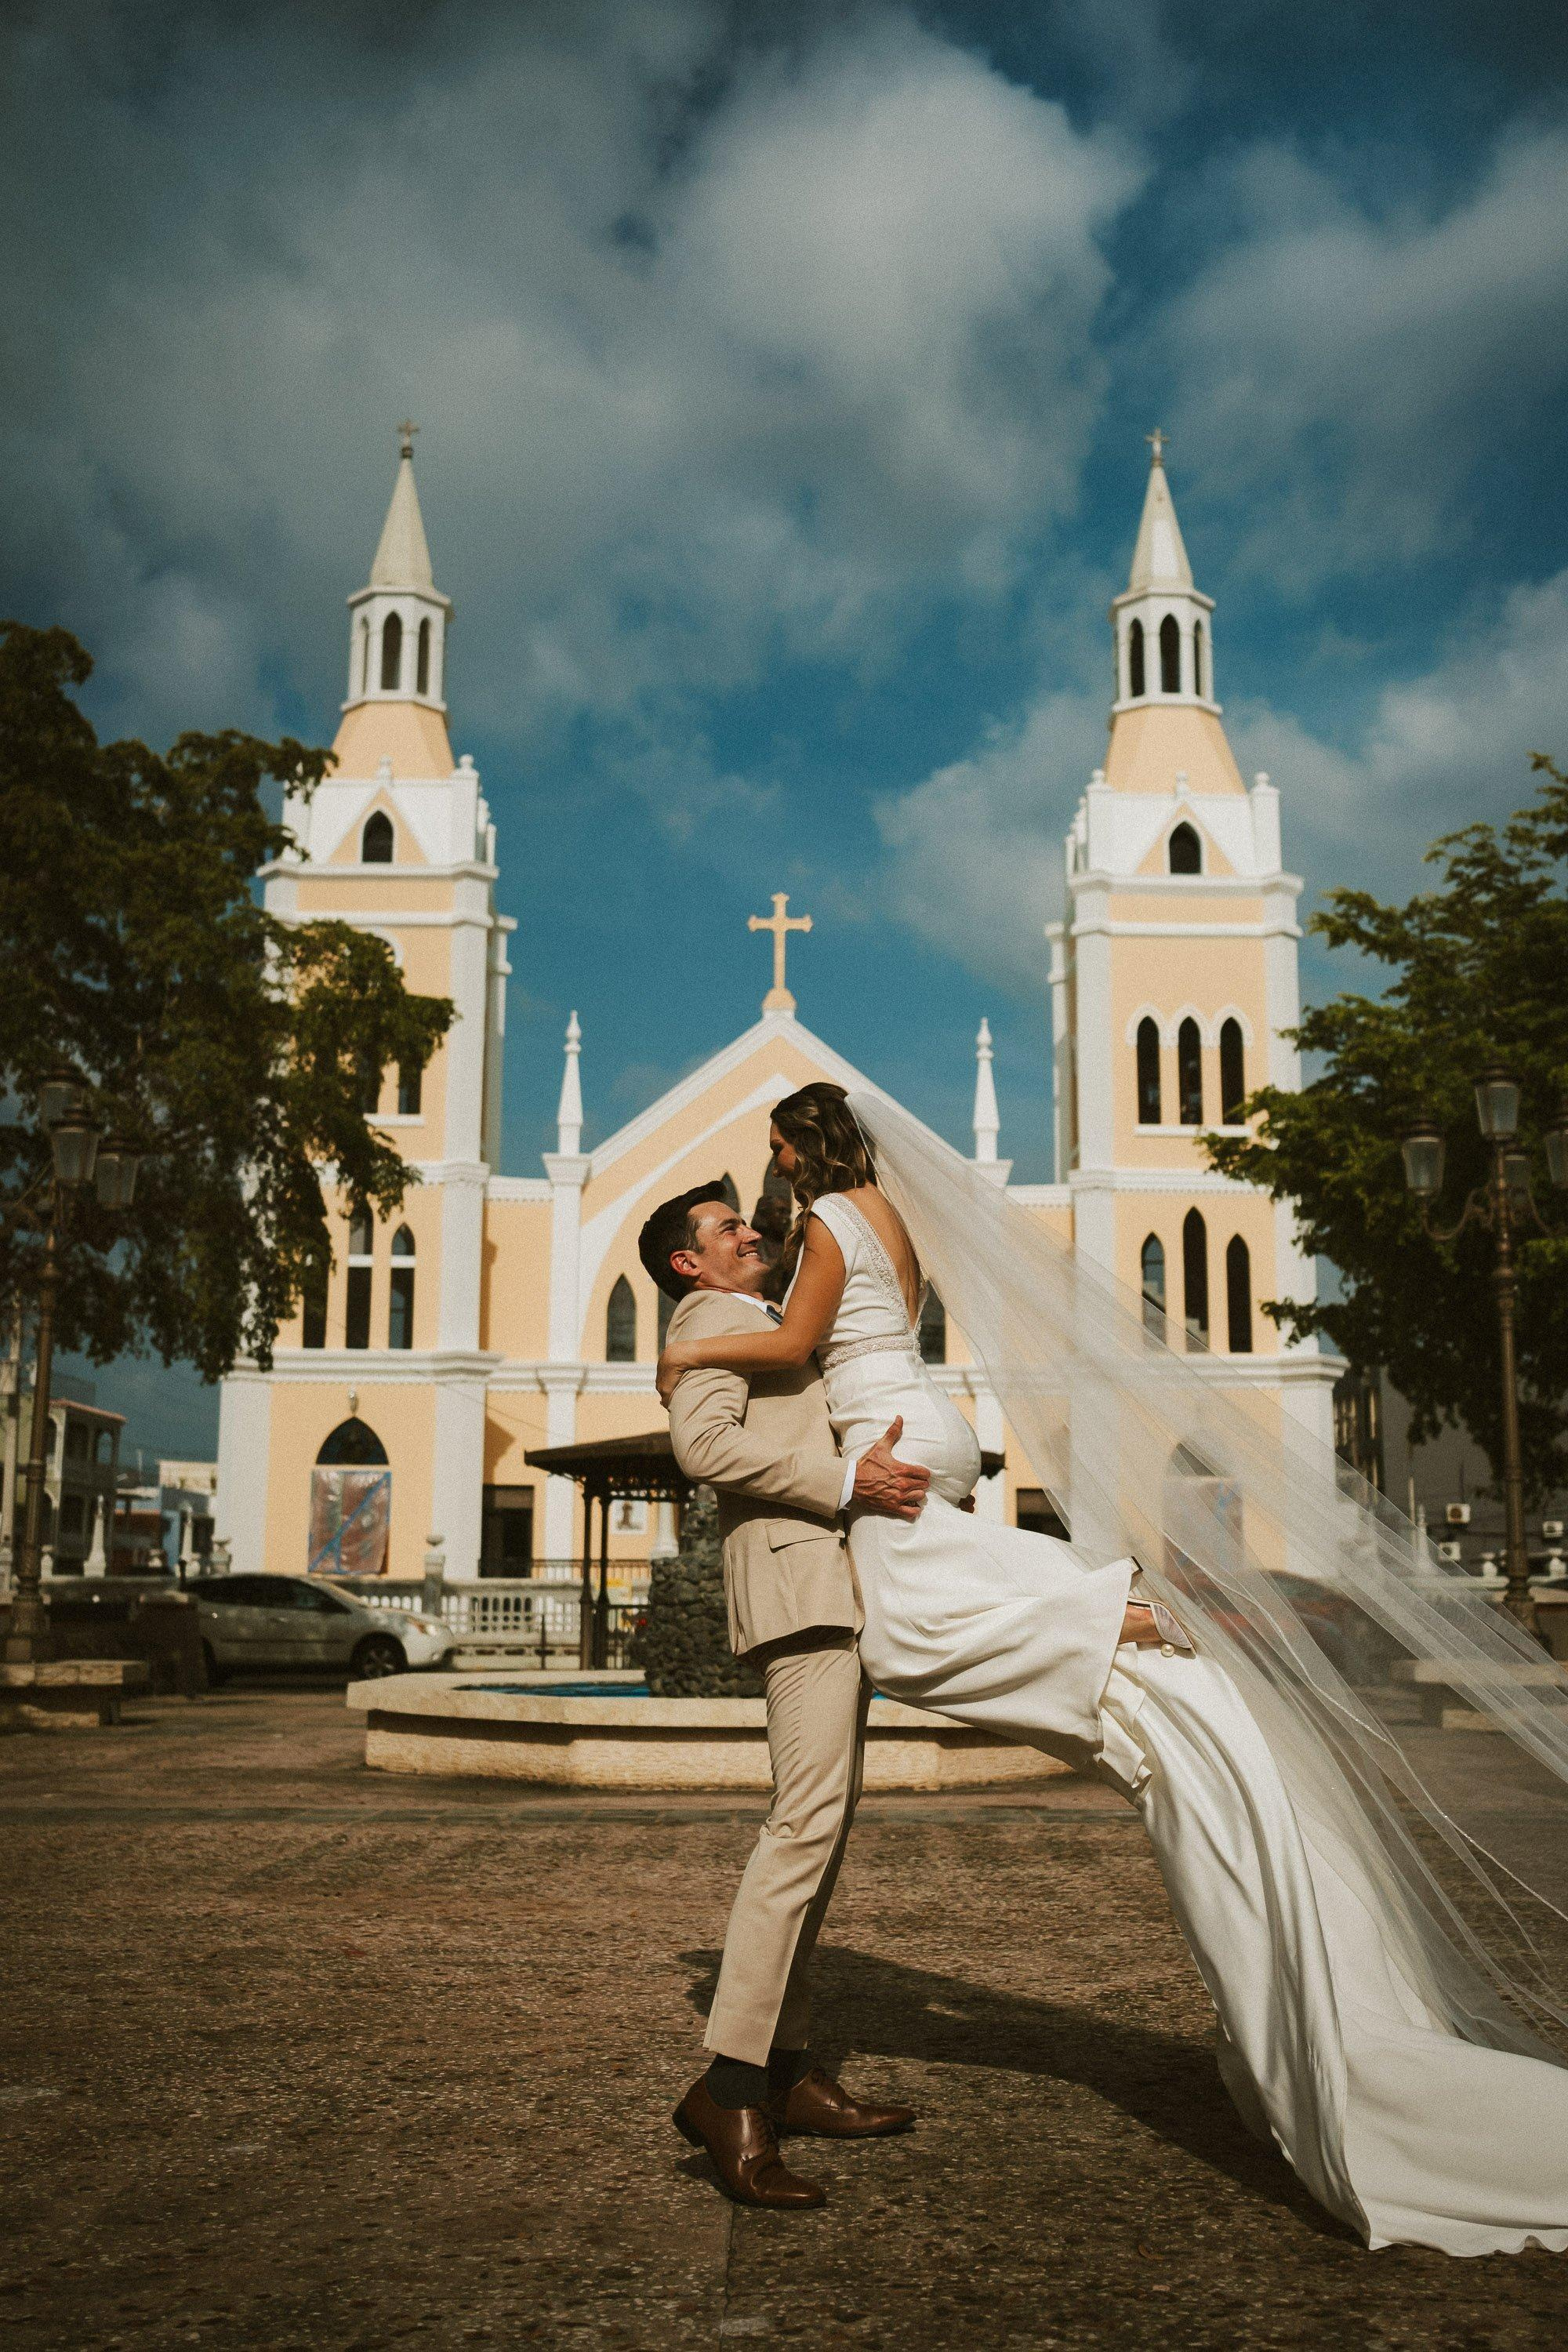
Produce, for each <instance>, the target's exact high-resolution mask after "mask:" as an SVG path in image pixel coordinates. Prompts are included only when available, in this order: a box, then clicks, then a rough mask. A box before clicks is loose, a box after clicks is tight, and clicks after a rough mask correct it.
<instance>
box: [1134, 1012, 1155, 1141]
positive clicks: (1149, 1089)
mask: <svg viewBox="0 0 1568 2352" xmlns="http://www.w3.org/2000/svg"><path fill="white" fill-rule="evenodd" d="M1138 1124H1139V1126H1140V1127H1158V1126H1159V1124H1160V1024H1159V1023H1158V1022H1157V1021H1152V1020H1151V1019H1150V1018H1149V1016H1148V1014H1147V1013H1145V1014H1144V1016H1143V1018H1142V1021H1140V1023H1139V1024H1138Z"/></svg>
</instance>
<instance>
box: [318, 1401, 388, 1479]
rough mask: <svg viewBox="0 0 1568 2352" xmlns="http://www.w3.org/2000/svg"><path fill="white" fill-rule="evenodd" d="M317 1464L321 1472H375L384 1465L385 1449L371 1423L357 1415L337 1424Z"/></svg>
mask: <svg viewBox="0 0 1568 2352" xmlns="http://www.w3.org/2000/svg"><path fill="white" fill-rule="evenodd" d="M316 1460H317V1462H318V1464H319V1465H321V1468H322V1469H323V1470H349V1469H353V1470H361V1469H367V1470H368V1469H375V1468H378V1467H380V1466H381V1465H384V1463H385V1461H386V1448H385V1446H384V1444H382V1442H381V1440H380V1438H379V1437H378V1436H377V1435H376V1433H375V1432H374V1429H372V1427H371V1425H370V1423H368V1422H366V1421H361V1420H360V1419H359V1417H358V1415H357V1414H356V1415H355V1417H354V1418H353V1420H352V1421H340V1422H339V1423H338V1425H337V1427H336V1429H334V1430H333V1431H332V1432H331V1435H330V1436H329V1437H328V1439H327V1441H326V1443H325V1444H324V1445H323V1446H322V1448H321V1452H320V1453H319V1454H317V1456H316Z"/></svg>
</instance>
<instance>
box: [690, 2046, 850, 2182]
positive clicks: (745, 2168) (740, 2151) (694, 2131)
mask: <svg viewBox="0 0 1568 2352" xmlns="http://www.w3.org/2000/svg"><path fill="white" fill-rule="evenodd" d="M675 2128H676V2130H677V2131H678V2132H679V2134H680V2136H681V2137H682V2138H683V2139H689V2141H690V2142H691V2145H692V2147H705V2148H706V2149H707V2151H708V2153H709V2155H710V2157H711V2158H712V2159H713V2165H714V2169H715V2170H716V2171H717V2173H718V2175H719V2178H720V2179H721V2181H722V2182H723V2184H724V2186H725V2188H726V2189H728V2190H729V2192H730V2194H731V2197H732V2198H733V2199H734V2200H735V2202H736V2203H737V2204H738V2205H770V2206H776V2207H779V2208H781V2209H783V2210H793V2211H796V2212H799V2211H804V2210H805V2208H806V2207H807V2206H810V2205H826V2202H827V2191H826V2189H823V2188H820V2187H819V2186H818V2184H817V2183H816V2181H815V2180H803V2179H801V2177H800V2175H799V2174H798V2173H796V2172H791V2170H790V2169H789V2168H788V2166H787V2165H786V2164H785V2163H784V2159H783V2158H782V2157H781V2156H780V2154H779V2144H778V2140H777V2138H776V2137H775V2136H774V2132H773V2119H772V2117H771V2116H769V2115H768V2114H767V2112H766V2110H765V2109H764V2108H763V2107H721V2105H719V2102H718V2100H717V2099H716V2098H715V2097H714V2096H713V2094H712V2092H711V2091H710V2089H709V2088H708V2085H707V2084H706V2083H705V2082H704V2081H703V2080H702V2079H701V2077H700V2076H699V2078H698V2080H697V2081H696V2082H695V2083H693V2084H692V2085H691V2088H690V2089H689V2091H688V2093H687V2094H686V2096H685V2097H684V2098H683V2099H682V2101H681V2102H680V2105H679V2106H678V2107H677V2109H676V2110H675Z"/></svg>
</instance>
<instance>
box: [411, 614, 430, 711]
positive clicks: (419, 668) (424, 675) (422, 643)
mask: <svg viewBox="0 0 1568 2352" xmlns="http://www.w3.org/2000/svg"><path fill="white" fill-rule="evenodd" d="M414 691H415V693H416V694H428V693H429V691H430V624H429V622H428V621H421V622H420V624H419V646H418V651H417V653H416V656H415V659H414Z"/></svg>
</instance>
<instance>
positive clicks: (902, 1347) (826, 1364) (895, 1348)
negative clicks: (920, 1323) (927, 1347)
mask: <svg viewBox="0 0 1568 2352" xmlns="http://www.w3.org/2000/svg"><path fill="white" fill-rule="evenodd" d="M895 1354H896V1355H900V1356H911V1357H913V1359H914V1360H915V1362H916V1363H917V1364H918V1363H919V1362H920V1360H921V1355H920V1349H918V1348H917V1347H916V1345H915V1339H914V1334H913V1332H912V1331H910V1332H906V1333H905V1334H904V1336H903V1337H902V1338H901V1339H898V1338H894V1337H893V1336H891V1335H889V1336H888V1337H886V1338H884V1339H841V1340H840V1341H839V1343H838V1345H837V1348H819V1349H817V1351H816V1360H817V1362H818V1363H819V1364H820V1365H821V1367H822V1369H823V1370H824V1371H825V1372H835V1371H837V1369H838V1367H839V1365H840V1364H847V1362H848V1361H849V1359H850V1358H851V1356H887V1355H895Z"/></svg>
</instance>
